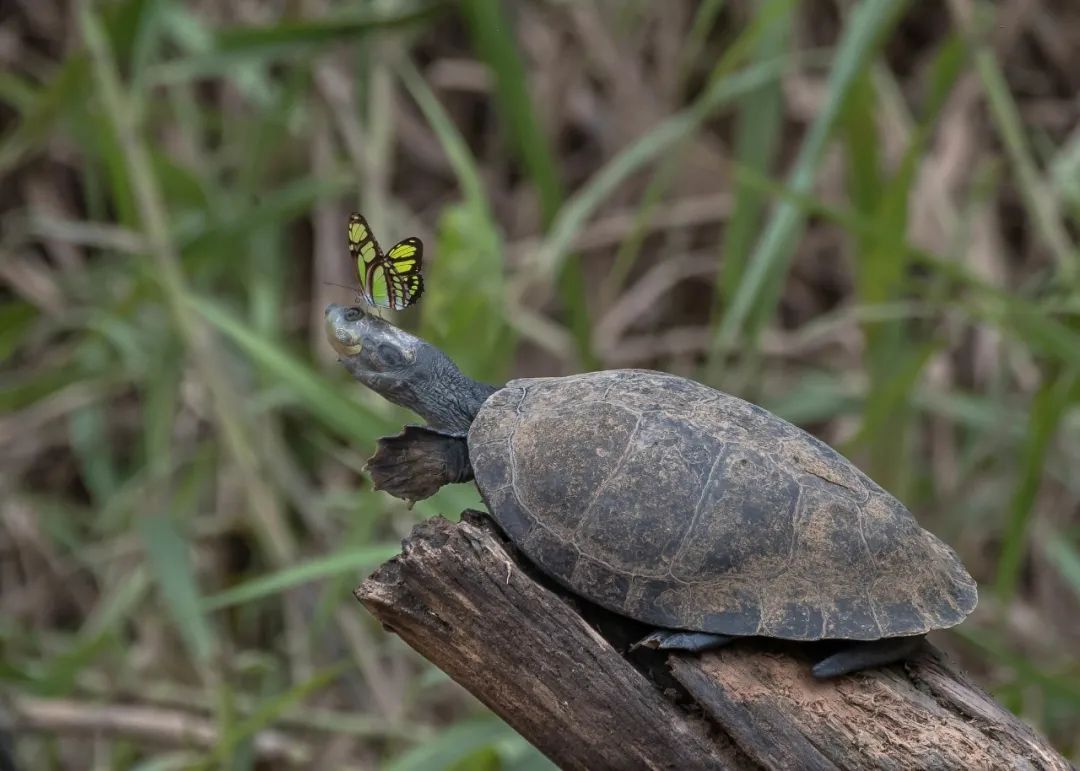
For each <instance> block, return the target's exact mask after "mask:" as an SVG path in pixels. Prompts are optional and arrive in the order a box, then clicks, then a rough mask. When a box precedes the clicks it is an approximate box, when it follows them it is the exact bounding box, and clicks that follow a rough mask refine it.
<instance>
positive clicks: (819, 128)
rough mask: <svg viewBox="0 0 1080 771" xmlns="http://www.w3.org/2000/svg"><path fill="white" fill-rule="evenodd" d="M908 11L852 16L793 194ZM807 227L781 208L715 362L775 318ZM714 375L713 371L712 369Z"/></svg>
mask: <svg viewBox="0 0 1080 771" xmlns="http://www.w3.org/2000/svg"><path fill="white" fill-rule="evenodd" d="M906 7H907V0H867V2H864V3H861V4H860V5H858V6H856V7H855V9H854V10H853V11H852V14H851V18H850V19H849V21H848V24H847V25H846V27H845V29H844V35H843V38H842V39H841V41H840V45H839V47H838V49H837V52H836V59H835V64H834V66H833V69H832V72H831V73H830V75H829V81H828V93H827V96H826V100H825V104H824V106H823V107H822V109H821V111H820V112H819V113H818V116H817V117H816V118H815V119H814V123H813V124H812V125H811V127H810V130H809V132H808V133H807V135H806V137H805V139H804V140H803V142H802V145H801V146H800V148H799V154H798V156H797V158H796V160H795V165H794V168H793V169H792V171H791V174H790V177H789V179H788V184H787V186H788V187H789V188H790V189H791V190H792V191H794V192H796V193H806V192H808V191H809V190H810V187H811V185H812V184H813V180H814V174H815V172H816V171H817V167H818V164H819V163H820V161H821V158H822V155H823V154H824V151H825V148H826V146H827V144H828V141H829V139H830V137H831V136H832V133H833V129H834V128H835V126H836V123H837V120H838V119H839V116H840V113H841V110H842V109H843V106H844V104H845V103H846V101H847V98H848V94H849V93H850V91H851V87H852V85H853V84H854V83H855V81H856V79H857V78H858V77H859V75H860V73H861V72H862V71H863V70H864V69H865V68H866V67H867V66H868V65H869V62H870V59H871V57H872V56H873V55H874V53H875V52H876V47H877V46H878V45H879V43H880V41H881V39H882V38H883V37H884V35H885V33H886V32H887V31H888V30H889V29H890V28H891V27H892V25H893V24H894V23H895V22H896V20H897V18H898V17H899V15H900V13H901V12H902V11H903V10H904V9H905V8H906ZM803 221H804V219H803V215H802V212H801V211H800V210H799V208H798V207H796V206H792V205H791V204H789V203H787V202H781V203H780V204H778V206H777V208H776V210H775V211H774V212H773V215H772V217H771V219H770V220H769V223H768V225H767V227H766V229H765V232H764V233H763V234H762V236H761V238H760V240H759V241H758V244H757V246H756V248H755V249H754V251H753V253H752V255H751V257H750V260H749V263H748V265H747V269H746V271H745V272H744V274H743V277H742V280H741V281H740V282H739V285H738V287H737V288H736V289H735V291H734V293H733V294H732V295H731V298H732V299H731V303H730V305H729V306H728V307H727V309H726V311H725V313H724V315H723V317H722V319H721V320H720V323H719V325H718V326H717V328H716V330H715V335H714V344H713V350H712V357H713V358H714V359H715V357H716V356H718V355H719V354H720V353H721V352H723V351H726V350H729V349H730V348H732V347H733V346H734V344H735V341H736V339H737V338H738V337H739V334H740V332H741V331H742V330H743V328H744V325H745V324H746V322H747V320H748V319H749V318H750V315H751V312H753V311H754V310H755V308H760V307H762V306H764V307H765V308H768V309H770V311H769V312H768V313H764V312H763V313H761V314H760V318H768V317H770V316H771V309H772V308H774V307H775V305H776V302H777V299H778V294H779V289H780V286H781V283H782V280H783V278H784V276H785V275H786V273H787V268H788V264H789V262H790V260H791V254H792V252H793V250H794V242H795V239H796V238H797V236H798V234H799V232H800V230H801V228H802V224H803ZM757 331H758V330H756V329H752V330H750V335H749V336H750V339H751V340H752V339H755V338H756V334H757ZM743 344H744V345H745V340H744V341H743ZM709 369H710V371H711V370H712V369H713V367H712V366H710V367H709Z"/></svg>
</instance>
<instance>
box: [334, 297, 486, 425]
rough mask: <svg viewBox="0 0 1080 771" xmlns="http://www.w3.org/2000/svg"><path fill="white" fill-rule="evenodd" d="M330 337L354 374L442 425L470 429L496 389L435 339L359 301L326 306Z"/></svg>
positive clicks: (342, 361) (373, 388)
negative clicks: (367, 308)
mask: <svg viewBox="0 0 1080 771" xmlns="http://www.w3.org/2000/svg"><path fill="white" fill-rule="evenodd" d="M326 337H327V339H328V340H329V341H330V345H331V346H332V347H333V348H334V350H335V351H337V353H338V356H339V357H340V358H339V361H340V362H341V363H342V364H343V365H344V366H345V369H347V370H348V371H349V372H350V374H352V376H353V377H354V378H356V379H357V380H359V381H360V382H361V383H363V384H364V385H366V386H367V387H368V388H370V389H372V390H373V391H375V392H376V393H378V394H379V395H381V396H382V397H383V398H385V399H387V400H389V401H391V402H394V404H399V405H401V406H402V407H407V408H409V409H410V410H412V411H413V412H415V413H417V414H418V415H420V416H421V417H422V418H424V419H425V420H426V421H427V422H428V424H429V425H430V426H431V427H432V428H435V429H437V430H439V431H445V432H447V433H453V434H464V433H466V432H467V431H468V430H469V424H470V423H472V419H473V418H474V417H476V413H477V411H479V409H480V405H481V404H483V402H484V400H485V399H487V397H488V396H490V395H491V394H492V392H494V391H495V390H496V389H495V388H493V387H491V386H488V385H484V384H482V383H478V382H476V381H475V380H472V379H470V378H468V377H466V376H465V375H463V374H462V372H461V370H460V369H458V367H457V365H456V364H454V362H453V361H451V359H450V357H449V356H447V355H446V354H445V353H443V352H442V351H440V350H439V349H438V348H436V347H435V346H434V345H432V344H431V343H429V342H427V341H425V340H422V339H420V338H419V337H416V336H415V335H411V334H409V333H408V332H406V331H404V330H402V329H398V328H397V327H395V326H394V325H393V324H391V323H390V322H388V321H384V320H383V319H381V318H379V317H378V316H374V315H372V314H370V313H366V312H365V311H364V310H363V309H361V308H358V307H355V306H342V305H329V306H327V308H326Z"/></svg>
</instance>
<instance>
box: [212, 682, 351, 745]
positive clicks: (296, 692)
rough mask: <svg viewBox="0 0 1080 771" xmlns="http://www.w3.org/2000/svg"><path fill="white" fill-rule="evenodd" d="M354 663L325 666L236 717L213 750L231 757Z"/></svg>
mask: <svg viewBox="0 0 1080 771" xmlns="http://www.w3.org/2000/svg"><path fill="white" fill-rule="evenodd" d="M354 666H355V665H354V664H353V662H352V661H343V662H340V663H338V664H335V665H333V666H329V667H325V668H324V669H322V670H320V671H318V672H316V673H315V674H314V675H313V676H311V677H310V678H308V679H307V680H305V681H304V682H302V683H299V684H297V685H295V686H293V687H292V688H290V689H288V690H287V691H285V692H284V693H281V694H278V695H277V696H274V697H272V698H269V699H266V700H264V701H262V702H261V703H260V704H259V706H258V708H257V709H256V710H255V711H254V712H253V713H252V714H251V715H249V716H248V717H246V718H244V719H242V720H239V721H237V722H236V723H234V724H233V725H232V726H231V727H230V728H229V729H228V730H226V731H225V733H224V734H223V736H222V737H221V741H220V742H218V746H217V747H216V748H215V750H214V757H215V758H216V759H217V760H225V759H226V758H230V757H232V756H233V753H234V752H236V751H237V750H238V749H239V747H240V745H241V744H242V743H243V742H246V741H247V740H248V739H250V738H251V737H253V736H254V735H255V734H257V733H258V732H259V731H261V730H262V729H264V728H266V727H267V726H269V725H270V724H271V723H273V722H274V720H276V719H277V718H278V717H280V716H281V715H282V714H283V713H285V712H286V711H287V710H289V709H290V708H292V707H294V706H295V705H297V704H299V703H300V702H302V701H304V700H305V699H306V698H307V697H308V696H310V695H311V694H313V693H315V692H316V691H319V690H321V689H323V688H325V687H326V686H327V685H329V684H330V683H332V682H333V681H334V680H336V679H337V678H338V677H340V676H341V675H342V674H344V673H345V672H348V671H350V670H352V669H353V667H354Z"/></svg>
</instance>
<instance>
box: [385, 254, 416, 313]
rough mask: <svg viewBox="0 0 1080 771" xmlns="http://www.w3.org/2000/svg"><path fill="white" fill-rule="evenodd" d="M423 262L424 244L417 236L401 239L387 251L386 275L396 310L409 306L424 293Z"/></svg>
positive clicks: (392, 306)
mask: <svg viewBox="0 0 1080 771" xmlns="http://www.w3.org/2000/svg"><path fill="white" fill-rule="evenodd" d="M423 262H424V244H423V243H422V242H421V241H420V239H419V238H416V237H412V238H406V239H405V240H404V241H399V242H398V243H396V244H394V245H393V246H392V247H391V248H390V251H389V252H387V253H386V263H387V265H386V270H385V275H386V279H387V285H388V286H387V288H388V290H389V295H390V307H391V308H393V309H394V310H401V309H402V308H407V307H409V306H410V305H412V304H413V303H415V302H416V301H417V300H419V299H420V295H421V294H423V293H424V277H423V276H422V275H421V274H420V269H421V268H422V267H423Z"/></svg>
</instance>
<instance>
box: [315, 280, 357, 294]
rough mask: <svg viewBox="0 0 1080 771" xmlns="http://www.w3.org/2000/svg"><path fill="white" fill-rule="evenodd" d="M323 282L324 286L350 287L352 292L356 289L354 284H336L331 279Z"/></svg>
mask: <svg viewBox="0 0 1080 771" xmlns="http://www.w3.org/2000/svg"><path fill="white" fill-rule="evenodd" d="M323 284H325V285H326V286H339V287H341V288H342V289H351V290H352V291H354V292H355V291H356V287H355V286H345V285H344V284H337V283H335V282H333V281H324V282H323Z"/></svg>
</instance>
